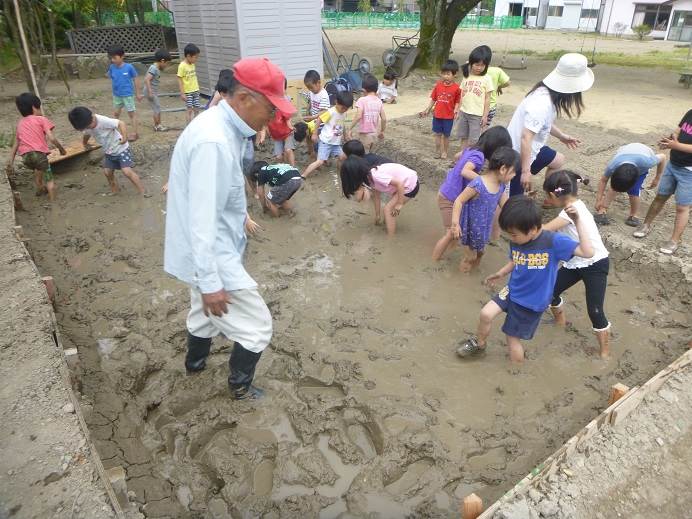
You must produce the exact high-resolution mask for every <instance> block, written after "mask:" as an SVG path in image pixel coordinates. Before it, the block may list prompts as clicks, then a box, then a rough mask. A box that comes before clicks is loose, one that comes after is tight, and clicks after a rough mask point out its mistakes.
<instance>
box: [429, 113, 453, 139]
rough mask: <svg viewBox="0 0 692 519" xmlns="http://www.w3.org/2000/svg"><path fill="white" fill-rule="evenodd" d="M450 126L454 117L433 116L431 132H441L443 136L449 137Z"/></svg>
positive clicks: (450, 132)
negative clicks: (439, 117) (441, 117)
mask: <svg viewBox="0 0 692 519" xmlns="http://www.w3.org/2000/svg"><path fill="white" fill-rule="evenodd" d="M452 126H454V119H438V118H437V117H433V123H432V131H433V133H441V134H442V135H444V136H445V137H449V136H450V135H451V134H452Z"/></svg>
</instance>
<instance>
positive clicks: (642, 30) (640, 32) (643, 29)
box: [632, 23, 651, 41]
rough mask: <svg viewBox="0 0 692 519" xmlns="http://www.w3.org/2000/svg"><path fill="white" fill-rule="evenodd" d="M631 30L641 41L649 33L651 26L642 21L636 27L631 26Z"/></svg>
mask: <svg viewBox="0 0 692 519" xmlns="http://www.w3.org/2000/svg"><path fill="white" fill-rule="evenodd" d="M632 32H634V34H636V35H637V38H639V40H640V41H641V40H643V39H644V38H645V37H646V36H648V35H649V34H650V33H651V27H649V26H648V25H646V24H645V23H643V24H641V25H637V26H636V27H632Z"/></svg>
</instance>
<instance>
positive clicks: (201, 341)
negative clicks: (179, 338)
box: [185, 332, 211, 374]
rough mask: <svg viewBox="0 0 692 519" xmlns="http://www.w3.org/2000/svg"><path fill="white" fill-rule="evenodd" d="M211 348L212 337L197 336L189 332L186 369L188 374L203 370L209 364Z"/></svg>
mask: <svg viewBox="0 0 692 519" xmlns="http://www.w3.org/2000/svg"><path fill="white" fill-rule="evenodd" d="M209 350H211V337H210V338H208V339H207V338H205V337H195V336H194V335H192V334H191V333H190V332H187V355H186V356H185V369H186V370H187V373H188V374H191V373H195V372H197V371H202V370H203V369H204V368H205V367H206V365H207V357H208V356H209Z"/></svg>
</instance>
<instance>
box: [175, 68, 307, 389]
mask: <svg viewBox="0 0 692 519" xmlns="http://www.w3.org/2000/svg"><path fill="white" fill-rule="evenodd" d="M219 81H220V82H226V83H227V84H223V85H221V86H222V87H223V88H222V89H221V90H224V91H225V92H226V95H225V96H223V98H222V100H221V101H220V102H219V104H218V106H215V107H213V108H210V109H209V110H207V111H205V112H204V113H202V114H201V115H200V116H198V117H196V118H195V119H193V120H192V122H191V123H190V124H189V125H188V126H187V128H186V129H185V131H184V132H183V133H182V135H181V136H180V138H179V139H178V142H177V143H176V145H175V150H174V151H173V157H172V159H171V171H170V176H169V179H168V182H169V185H170V189H169V192H168V205H167V213H166V238H165V250H164V270H165V271H166V272H168V273H169V274H171V275H173V276H175V277H176V278H178V279H179V280H181V281H183V282H185V283H187V284H188V285H189V286H190V300H191V302H190V306H191V308H190V313H189V314H188V317H187V330H188V336H187V356H186V358H185V368H186V369H187V371H188V373H192V372H197V371H201V370H203V369H204V367H205V364H206V358H207V356H208V355H209V350H210V348H211V339H212V337H215V336H217V335H218V334H219V333H221V334H223V335H225V336H226V337H228V338H229V339H230V340H232V341H234V345H233V350H232V352H231V357H230V361H229V364H230V375H229V377H228V385H229V388H230V391H231V396H232V397H233V398H235V399H244V398H259V397H261V396H262V394H263V392H262V390H261V389H258V388H256V387H255V386H253V385H252V380H253V378H254V374H255V367H256V366H257V362H258V361H259V358H260V355H261V354H262V351H263V350H264V349H265V348H266V347H267V345H268V344H269V341H270V340H271V337H272V318H271V314H270V313H269V309H268V308H267V305H266V304H265V303H264V300H263V299H262V296H260V294H259V292H258V290H257V283H255V281H254V280H253V279H252V278H251V277H250V275H249V274H248V273H247V271H246V270H245V267H244V266H243V252H244V250H245V244H246V241H247V238H246V236H245V229H244V225H245V219H246V216H247V213H246V208H247V205H246V199H245V190H244V187H243V185H244V180H243V170H242V161H243V154H244V150H245V143H246V141H247V139H248V138H249V137H251V136H252V135H254V134H255V132H257V131H259V130H260V129H261V128H262V127H264V126H265V125H266V124H267V123H268V122H269V121H270V120H271V119H272V117H273V116H274V113H275V110H276V109H278V110H281V111H282V112H284V113H292V112H295V109H294V108H293V106H292V105H291V103H290V102H289V101H288V100H286V99H285V97H284V96H285V92H284V75H283V73H282V72H281V70H279V68H278V67H277V66H276V65H274V64H273V63H272V62H271V61H269V60H267V59H243V60H240V61H238V62H237V63H236V64H235V65H234V67H233V74H228V75H225V76H224V77H220V78H219Z"/></svg>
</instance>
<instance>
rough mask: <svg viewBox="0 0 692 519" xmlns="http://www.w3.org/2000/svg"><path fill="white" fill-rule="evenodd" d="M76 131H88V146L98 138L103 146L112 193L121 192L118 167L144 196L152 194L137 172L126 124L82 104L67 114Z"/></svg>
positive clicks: (85, 137) (86, 143) (105, 166)
mask: <svg viewBox="0 0 692 519" xmlns="http://www.w3.org/2000/svg"><path fill="white" fill-rule="evenodd" d="M67 117H68V119H69V120H70V122H71V123H72V126H73V127H74V129H75V130H78V131H80V132H82V133H83V134H84V138H83V143H84V147H85V148H87V149H89V139H90V138H91V137H93V138H94V140H95V141H96V142H98V143H99V144H100V145H101V146H102V147H103V152H104V154H105V155H104V157H103V172H104V174H105V175H106V179H107V180H108V184H109V185H110V188H111V192H113V193H117V192H118V191H120V186H118V181H117V180H116V179H115V170H120V171H122V172H123V175H125V176H126V177H127V178H128V179H129V180H130V182H132V184H133V185H134V186H135V187H136V188H137V191H139V194H140V195H144V197H147V198H148V197H150V196H151V195H148V194H146V193H145V192H144V186H143V185H142V181H141V180H140V179H139V176H138V175H137V173H135V171H134V169H132V166H134V160H133V159H132V150H131V149H130V145H129V144H128V142H127V137H126V135H127V128H126V127H125V123H124V122H122V121H118V120H116V119H111V118H110V117H104V116H103V115H97V114H95V113H93V112H92V111H91V110H89V109H88V108H86V107H84V106H78V107H76V108H73V109H72V110H70V113H69V114H68V115H67Z"/></svg>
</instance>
